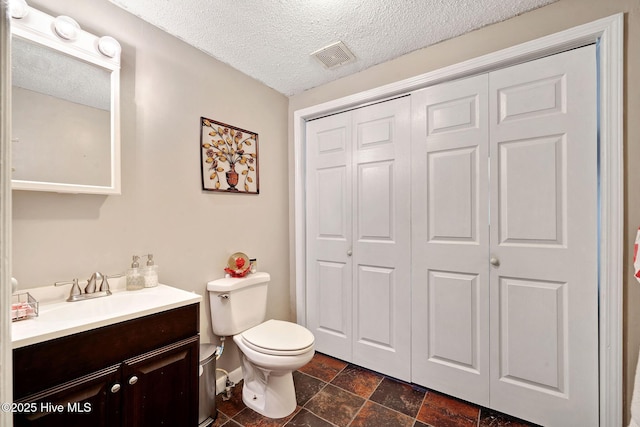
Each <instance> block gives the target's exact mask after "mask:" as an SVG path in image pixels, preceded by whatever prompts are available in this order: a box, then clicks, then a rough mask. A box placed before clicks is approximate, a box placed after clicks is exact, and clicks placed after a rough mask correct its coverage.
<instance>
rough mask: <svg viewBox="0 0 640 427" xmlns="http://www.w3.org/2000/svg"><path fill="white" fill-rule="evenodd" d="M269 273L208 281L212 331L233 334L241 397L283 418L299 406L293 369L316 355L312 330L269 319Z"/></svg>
mask: <svg viewBox="0 0 640 427" xmlns="http://www.w3.org/2000/svg"><path fill="white" fill-rule="evenodd" d="M269 280H270V276H269V274H268V273H260V272H259V273H253V274H250V275H248V276H246V277H243V278H224V279H219V280H213V281H211V282H209V283H207V291H208V292H209V302H210V303H211V304H210V305H211V323H212V327H213V333H214V334H216V335H218V336H220V337H227V336H233V341H234V342H235V343H236V345H237V346H238V348H239V349H240V351H241V353H242V373H243V377H244V387H243V389H242V400H243V401H244V403H245V405H247V406H248V407H249V408H251V409H253V410H254V411H256V412H258V413H260V414H262V415H264V416H266V417H269V418H282V417H286V416H287V415H289V414H291V413H292V412H293V411H294V410H295V409H296V392H295V389H294V386H293V376H292V372H293V371H294V370H296V369H298V368H300V367H302V366H304V365H305V364H307V363H308V362H309V361H310V360H311V358H312V357H313V353H314V351H313V343H314V337H313V334H312V333H311V332H310V331H309V330H308V329H306V328H304V327H302V326H300V325H297V324H295V323H291V322H284V321H282V320H267V321H266V322H265V321H264V317H265V314H266V310H267V285H268V283H269Z"/></svg>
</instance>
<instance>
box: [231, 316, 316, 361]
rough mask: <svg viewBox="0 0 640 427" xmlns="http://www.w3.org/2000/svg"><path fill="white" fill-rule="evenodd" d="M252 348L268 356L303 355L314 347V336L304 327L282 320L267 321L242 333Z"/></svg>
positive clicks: (245, 341)
mask: <svg viewBox="0 0 640 427" xmlns="http://www.w3.org/2000/svg"><path fill="white" fill-rule="evenodd" d="M242 340H243V341H244V343H245V344H247V346H249V347H250V348H252V349H254V350H256V351H259V352H261V353H266V354H275V355H286V354H288V355H296V354H302V353H304V352H306V351H308V350H309V348H310V347H312V346H313V343H314V341H315V338H314V337H313V334H312V333H311V332H310V331H309V330H308V329H306V328H305V327H303V326H300V325H298V324H295V323H291V322H284V321H282V320H274V319H271V320H267V321H266V322H264V323H261V324H260V325H258V326H254V327H253V328H251V329H248V330H246V331H244V332H243V333H242Z"/></svg>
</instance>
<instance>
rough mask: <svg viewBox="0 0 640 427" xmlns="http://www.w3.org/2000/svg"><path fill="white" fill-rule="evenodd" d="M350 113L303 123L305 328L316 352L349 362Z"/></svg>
mask: <svg viewBox="0 0 640 427" xmlns="http://www.w3.org/2000/svg"><path fill="white" fill-rule="evenodd" d="M351 137H352V136H351V115H350V113H343V114H338V115H335V116H329V117H325V118H322V119H318V120H314V121H311V122H309V123H308V124H307V135H306V142H307V145H306V147H307V165H306V166H307V175H306V177H307V241H308V243H307V327H308V328H309V330H311V332H313V334H314V336H315V345H316V350H318V351H320V352H323V353H327V354H331V355H333V356H335V357H338V358H341V359H344V360H350V359H351V356H352V352H351V340H352V339H353V337H352V322H353V321H352V305H353V297H352V293H353V286H352V276H353V271H352V263H351V257H349V256H348V255H347V252H348V251H349V250H350V249H351V241H352V237H351V235H352V225H351V223H352V214H351V203H352V191H351V175H352V172H351V171H352V166H351V161H352V160H351V159H352V156H351Z"/></svg>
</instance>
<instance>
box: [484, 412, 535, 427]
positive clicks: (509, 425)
mask: <svg viewBox="0 0 640 427" xmlns="http://www.w3.org/2000/svg"><path fill="white" fill-rule="evenodd" d="M480 412H481V413H480V424H478V426H479V427H534V425H533V424H530V423H527V422H526V421H522V420H519V419H517V418H513V417H510V416H508V415H504V414H501V413H498V412H493V411H490V410H488V409H482V410H481V411H480Z"/></svg>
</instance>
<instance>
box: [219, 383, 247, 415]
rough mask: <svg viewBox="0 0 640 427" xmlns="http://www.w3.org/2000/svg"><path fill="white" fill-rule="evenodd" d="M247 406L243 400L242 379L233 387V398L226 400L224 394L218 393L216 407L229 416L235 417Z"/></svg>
mask: <svg viewBox="0 0 640 427" xmlns="http://www.w3.org/2000/svg"><path fill="white" fill-rule="evenodd" d="M246 407H247V406H246V405H245V404H244V402H243V401H242V381H240V382H239V383H238V384H236V386H235V387H233V390H232V392H231V399H229V400H224V399H223V398H222V394H218V395H217V396H216V409H218V412H222V413H223V414H224V415H226V416H228V417H229V418H233V417H234V416H235V415H236V414H237V413H239V412H240V411H242V410H243V409H244V408H246Z"/></svg>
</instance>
